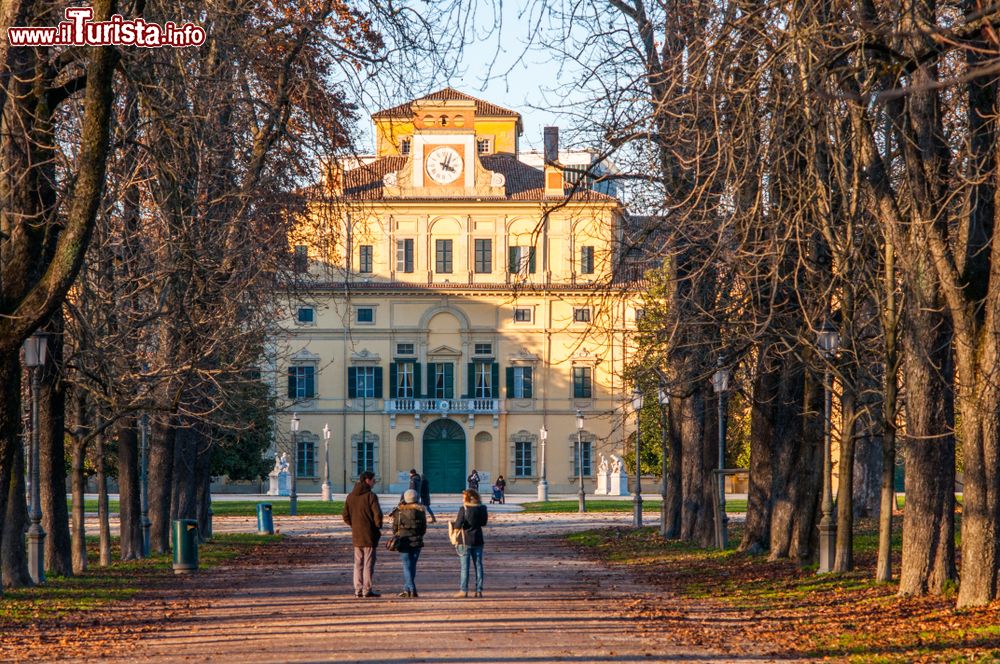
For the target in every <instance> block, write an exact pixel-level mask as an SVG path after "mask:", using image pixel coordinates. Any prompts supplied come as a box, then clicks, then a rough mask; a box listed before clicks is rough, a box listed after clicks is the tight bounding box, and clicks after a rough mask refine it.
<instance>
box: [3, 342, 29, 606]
mask: <svg viewBox="0 0 1000 664" xmlns="http://www.w3.org/2000/svg"><path fill="white" fill-rule="evenodd" d="M0 385H3V386H5V387H4V389H0V399H2V400H3V403H2V404H0V575H2V570H3V566H4V565H5V564H6V563H5V562H4V558H5V553H6V552H5V551H4V548H3V544H2V542H3V540H2V534H3V531H4V528H5V525H6V522H7V519H6V514H7V502H8V501H7V496H9V495H10V490H9V488H10V484H11V479H12V477H11V476H12V474H13V467H14V456H15V454H18V453H19V450H20V447H21V445H20V441H21V418H20V416H19V414H20V407H19V406H20V402H21V399H20V397H21V365H20V362H19V360H18V356H17V354H16V353H4V352H0ZM22 500H23V499H22ZM2 587H3V583H2V579H0V589H2ZM2 596H3V592H2V590H0V597H2Z"/></svg>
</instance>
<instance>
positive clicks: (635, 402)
mask: <svg viewBox="0 0 1000 664" xmlns="http://www.w3.org/2000/svg"><path fill="white" fill-rule="evenodd" d="M632 410H634V411H635V412H637V413H638V412H639V411H640V410H642V392H640V391H639V390H636V391H635V392H633V393H632Z"/></svg>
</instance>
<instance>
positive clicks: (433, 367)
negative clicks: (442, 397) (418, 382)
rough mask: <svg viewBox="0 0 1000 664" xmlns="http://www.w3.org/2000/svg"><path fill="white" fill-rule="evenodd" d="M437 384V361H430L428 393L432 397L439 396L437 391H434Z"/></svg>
mask: <svg viewBox="0 0 1000 664" xmlns="http://www.w3.org/2000/svg"><path fill="white" fill-rule="evenodd" d="M436 384H437V363H436V362H428V363H427V392H426V395H427V396H428V397H430V398H431V399H436V398H437V392H435V391H434V386H435V385H436Z"/></svg>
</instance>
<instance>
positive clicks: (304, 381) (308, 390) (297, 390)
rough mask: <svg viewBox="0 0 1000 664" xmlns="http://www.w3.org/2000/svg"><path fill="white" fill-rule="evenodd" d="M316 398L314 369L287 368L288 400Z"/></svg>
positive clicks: (311, 367) (308, 367)
mask: <svg viewBox="0 0 1000 664" xmlns="http://www.w3.org/2000/svg"><path fill="white" fill-rule="evenodd" d="M314 396H316V367H314V366H311V365H309V366H292V367H288V398H289V399H295V400H299V399H312V398H313V397H314Z"/></svg>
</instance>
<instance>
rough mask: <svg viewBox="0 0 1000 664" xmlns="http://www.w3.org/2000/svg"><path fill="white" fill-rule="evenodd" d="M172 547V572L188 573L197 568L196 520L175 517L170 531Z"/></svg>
mask: <svg viewBox="0 0 1000 664" xmlns="http://www.w3.org/2000/svg"><path fill="white" fill-rule="evenodd" d="M170 535H171V544H172V545H173V549H174V574H188V573H190V572H194V571H195V570H197V569H198V522H197V521H195V520H194V519H176V520H174V522H173V528H172V529H171V532H170Z"/></svg>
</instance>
